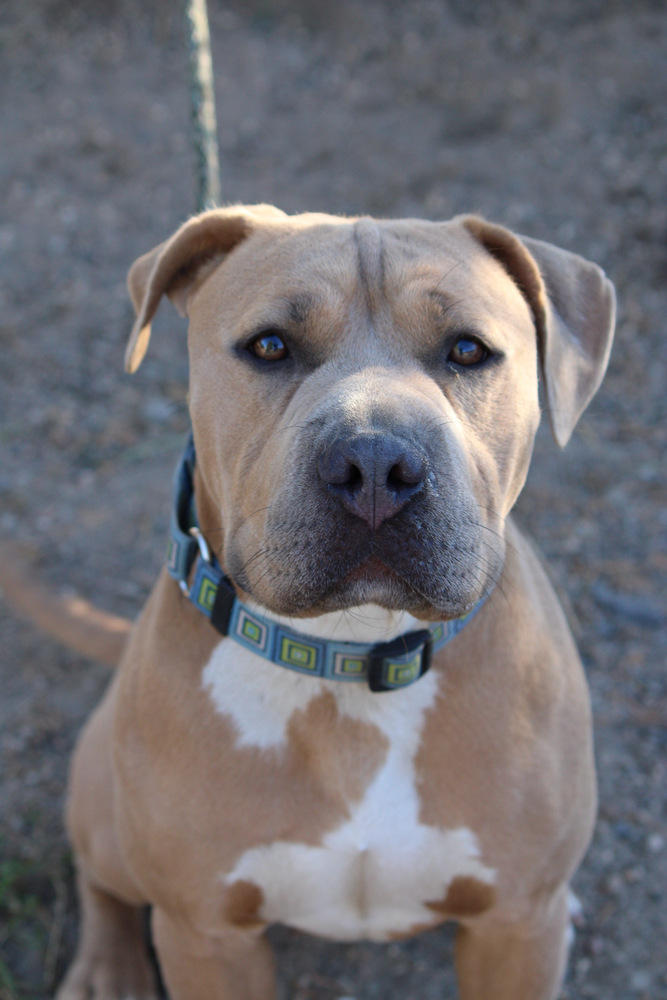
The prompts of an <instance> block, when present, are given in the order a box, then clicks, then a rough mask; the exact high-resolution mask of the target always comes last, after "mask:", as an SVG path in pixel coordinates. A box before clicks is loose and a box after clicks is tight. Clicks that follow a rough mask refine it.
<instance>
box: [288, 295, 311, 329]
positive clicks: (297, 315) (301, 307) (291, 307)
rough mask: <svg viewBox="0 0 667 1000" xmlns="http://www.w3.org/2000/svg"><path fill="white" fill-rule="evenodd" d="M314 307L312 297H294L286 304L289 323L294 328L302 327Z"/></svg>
mask: <svg viewBox="0 0 667 1000" xmlns="http://www.w3.org/2000/svg"><path fill="white" fill-rule="evenodd" d="M314 307H315V300H314V298H313V296H312V295H306V294H301V295H295V296H293V297H292V298H290V300H289V303H288V314H289V318H290V322H291V323H293V324H294V325H295V326H303V325H304V324H305V323H306V322H307V320H308V317H309V315H310V313H312V311H313V309H314Z"/></svg>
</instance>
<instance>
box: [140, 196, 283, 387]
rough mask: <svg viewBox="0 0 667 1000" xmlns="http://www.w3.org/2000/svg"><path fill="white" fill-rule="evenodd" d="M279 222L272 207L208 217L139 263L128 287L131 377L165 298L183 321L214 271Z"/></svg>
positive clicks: (186, 227) (199, 217) (185, 228)
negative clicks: (269, 222)
mask: <svg viewBox="0 0 667 1000" xmlns="http://www.w3.org/2000/svg"><path fill="white" fill-rule="evenodd" d="M278 217H279V218H284V217H285V213H284V212H281V211H280V209H278V208H273V207H272V206H270V205H252V206H249V207H240V206H236V207H233V208H220V209H214V210H213V211H211V212H204V213H202V214H201V215H197V216H195V217H194V218H192V219H190V220H189V221H188V222H186V223H184V224H183V225H182V226H181V228H180V229H178V230H177V231H176V233H174V235H173V236H172V237H171V239H169V240H167V242H166V243H161V244H160V246H158V247H156V248H155V249H154V250H151V251H150V253H147V254H144V256H143V257H139V259H138V260H136V261H135V262H134V264H133V265H132V267H131V268H130V273H129V274H128V276H127V285H128V290H129V292H130V297H131V299H132V303H133V305H134V310H135V312H136V314H137V318H136V320H135V323H134V326H133V328H132V332H131V334H130V339H129V342H128V345H127V349H126V351H125V369H126V371H128V372H135V371H136V370H137V368H138V367H139V365H140V364H141V362H142V361H143V359H144V355H145V353H146V350H147V348H148V341H149V340H150V335H151V322H152V319H153V316H154V315H155V311H156V309H157V307H158V305H159V303H160V299H161V298H162V296H163V295H168V296H169V297H170V298H171V300H172V301H173V302H174V304H175V306H176V308H177V309H178V311H179V312H180V313H181V315H182V316H185V315H187V304H188V298H189V297H190V295H191V294H192V292H193V291H194V289H195V287H197V285H198V284H201V282H202V281H203V279H204V278H205V277H206V276H207V275H208V274H209V273H210V271H211V269H212V268H213V267H215V266H217V265H218V264H219V263H220V261H221V260H222V259H223V257H224V256H225V255H226V254H228V253H229V251H230V250H232V249H233V248H234V247H235V246H236V245H237V244H238V243H240V242H241V241H242V240H244V239H245V238H246V237H247V236H249V234H250V233H251V232H252V231H253V230H254V229H256V228H257V226H258V225H259V224H260V223H261V221H262V220H263V219H267V218H268V219H270V218H274V219H275V218H278Z"/></svg>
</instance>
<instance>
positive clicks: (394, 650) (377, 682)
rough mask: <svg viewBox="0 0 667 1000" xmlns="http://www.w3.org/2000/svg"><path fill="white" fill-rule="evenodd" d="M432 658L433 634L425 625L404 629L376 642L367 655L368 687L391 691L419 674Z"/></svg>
mask: <svg viewBox="0 0 667 1000" xmlns="http://www.w3.org/2000/svg"><path fill="white" fill-rule="evenodd" d="M432 659H433V636H432V634H431V632H429V630H428V629H420V630H419V631H418V632H408V633H407V635H401V636H399V637H398V639H393V640H392V641H391V642H380V643H378V644H377V645H376V646H374V647H373V649H372V650H371V653H370V657H369V660H370V662H369V667H368V686H369V688H370V689H371V691H395V690H396V689H397V688H403V687H407V686H408V684H412V683H413V682H414V681H416V680H418V679H419V678H420V677H422V676H423V675H424V674H425V673H426V671H427V670H428V668H429V667H430V666H431V660H432Z"/></svg>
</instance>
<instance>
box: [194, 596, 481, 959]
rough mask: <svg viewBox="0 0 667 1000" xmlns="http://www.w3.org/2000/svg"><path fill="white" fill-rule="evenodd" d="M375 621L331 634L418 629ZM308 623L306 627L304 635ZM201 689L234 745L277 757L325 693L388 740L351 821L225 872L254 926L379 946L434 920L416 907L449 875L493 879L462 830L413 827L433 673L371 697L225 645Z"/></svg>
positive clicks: (280, 844)
mask: <svg viewBox="0 0 667 1000" xmlns="http://www.w3.org/2000/svg"><path fill="white" fill-rule="evenodd" d="M377 610H378V611H379V610H380V609H377ZM381 614H382V615H384V616H385V629H384V631H383V634H382V635H381V636H378V635H377V632H375V635H373V634H371V635H370V636H369V629H368V628H365V629H364V630H363V631H364V632H365V634H364V635H363V636H362V635H361V634H360V629H359V628H358V627H355V628H354V631H353V634H351V635H350V634H349V630H348V634H341V631H339V630H337V631H336V633H335V635H336V638H337V639H352V638H353V639H356V640H357V641H380V639H384V638H390V637H391V632H392V631H393V632H394V635H396V634H400V633H401V632H403V631H407V630H408V629H411V628H415V627H416V626H417V623H416V622H415V621H414V619H409V618H407V616H406V617H403V616H394V617H395V618H396V619H397V620H396V621H395V622H392V623H391V624H392V625H393V628H392V629H387V627H386V626H387V624H388V623H387V621H386V616H387V615H388V614H389V613H388V612H382V613H381ZM324 617H325V618H326V619H333V618H334V616H324ZM399 619H400V620H399ZM323 621H324V620H323V619H321V620H320V622H323ZM291 624H293V623H291ZM314 626H315V623H314V622H311V621H309V622H308V631H309V633H310V634H315V627H314ZM321 629H322V631H320V632H319V634H322V632H324V634H325V635H326V634H327V631H330V629H331V622H326V623H324V624H323V625H321ZM394 629H395V631H394ZM304 631H305V630H304ZM387 631H389V632H390V634H389V635H387ZM203 683H204V685H205V687H206V688H207V689H208V691H209V693H210V695H211V698H212V699H213V701H214V704H215V705H216V708H217V709H218V711H220V712H221V713H222V714H224V715H226V716H229V717H231V718H232V719H233V721H234V723H235V725H236V727H237V730H238V737H237V741H238V744H239V746H256V747H262V748H266V749H269V748H274V749H279V748H280V747H281V745H284V741H285V739H286V729H287V724H288V722H289V719H290V716H291V715H292V713H293V712H294V711H296V710H297V709H303V708H304V707H305V706H306V705H307V704H308V702H309V701H310V700H311V699H312V698H315V697H317V696H318V695H319V694H321V693H322V691H324V690H327V691H330V692H332V693H333V695H334V697H335V698H336V701H337V704H338V711H339V712H340V714H341V715H344V716H348V717H352V718H355V719H359V720H362V721H364V722H366V723H371V724H373V725H376V726H377V727H378V728H379V729H380V730H381V732H382V733H383V734H384V735H385V736H386V737H387V739H388V742H389V749H388V752H387V756H386V758H385V760H384V763H383V765H382V766H381V768H380V769H379V770H378V773H377V774H376V776H375V778H374V779H373V781H372V782H371V784H370V785H369V787H368V788H367V790H366V793H365V795H364V797H363V799H362V800H361V801H360V802H357V803H354V804H352V805H351V814H350V816H349V818H348V819H347V820H345V822H343V823H342V824H341V825H340V826H339V827H337V828H336V829H334V830H331V831H329V832H328V833H327V834H326V835H325V836H324V837H323V839H322V843H321V844H320V845H319V846H312V845H309V844H304V843H299V842H292V841H276V842H274V843H272V844H268V845H265V846H261V847H255V848H252V849H250V850H248V851H246V852H245V853H244V854H242V855H241V857H240V858H239V859H238V861H237V863H236V865H235V867H234V869H233V870H232V871H231V872H229V873H228V874H227V875H226V876H225V878H224V881H225V883H226V884H228V885H231V884H233V883H234V882H236V881H238V880H245V881H248V882H252V883H253V884H255V885H257V886H259V888H260V889H261V890H262V894H263V897H264V901H263V905H262V908H261V917H262V918H263V919H264V920H266V921H267V922H269V923H273V922H276V923H282V924H286V925H288V926H290V927H295V928H298V929H301V930H304V931H307V932H309V933H312V934H319V935H321V936H323V937H329V938H334V939H338V940H358V939H360V938H366V939H370V940H375V941H382V940H387V938H388V937H390V936H391V935H393V934H401V933H407V932H409V931H410V930H411V929H413V928H414V927H416V926H418V925H420V924H428V923H430V922H432V921H433V919H434V913H433V910H431V909H430V908H429V907H428V906H427V905H426V903H427V902H438V901H441V900H443V899H444V898H445V896H446V894H447V888H448V886H449V885H450V883H451V882H452V880H453V879H454V878H456V877H458V876H464V877H465V876H469V877H472V878H474V879H476V880H479V881H481V882H484V883H487V884H492V883H493V882H494V881H495V872H494V870H493V869H491V868H489V867H487V866H486V865H484V864H483V862H482V861H481V860H480V856H479V848H478V845H477V841H476V838H475V835H474V833H473V832H472V831H471V830H468V829H465V828H461V829H457V830H444V829H438V828H436V827H431V826H426V825H424V824H423V823H420V821H419V796H418V794H417V789H416V787H415V768H414V761H415V756H416V754H417V750H418V749H419V745H420V741H421V732H422V727H423V723H424V716H425V713H426V711H427V709H428V708H429V707H430V706H431V705H432V704H433V702H434V699H435V697H436V693H437V687H438V679H437V677H436V675H434V674H426V676H425V677H423V678H422V679H421V680H420V681H418V682H417V683H416V684H414V685H412V686H410V687H409V688H406V689H405V690H404V691H401V692H392V693H386V694H379V695H378V694H373V693H372V692H371V691H369V690H368V689H367V688H366V687H365V685H362V684H349V683H341V682H336V681H323V680H317V679H314V678H311V677H304V676H301V675H299V674H296V673H292V672H291V671H288V670H285V669H282V668H280V667H277V666H276V665H275V664H272V663H267V662H266V661H265V660H263V659H261V658H260V657H258V656H256V655H255V654H254V653H252V652H250V651H246V650H245V649H243V648H242V647H240V646H238V645H237V644H235V643H233V642H232V641H231V640H226V641H224V642H223V643H221V644H220V646H218V647H217V649H216V650H215V651H214V653H213V656H212V657H211V660H210V662H209V663H208V665H207V666H206V668H205V670H204V675H203Z"/></svg>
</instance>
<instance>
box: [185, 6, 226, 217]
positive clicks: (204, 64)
mask: <svg viewBox="0 0 667 1000" xmlns="http://www.w3.org/2000/svg"><path fill="white" fill-rule="evenodd" d="M185 14H186V19H187V25H188V40H189V43H190V71H191V74H192V89H191V96H192V121H193V126H194V129H193V138H194V143H193V145H194V150H195V155H196V158H197V211H198V212H203V211H204V210H205V209H207V208H215V206H216V205H217V204H218V203H219V201H220V161H219V157H218V128H217V123H216V117H215V92H214V89H213V60H212V59H211V38H210V33H209V29H208V14H207V11H206V0H186V4H185Z"/></svg>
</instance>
